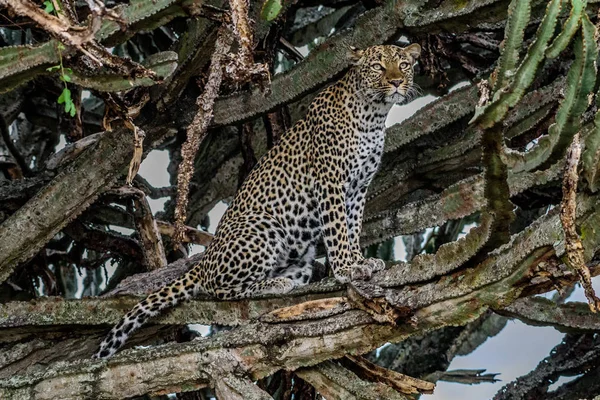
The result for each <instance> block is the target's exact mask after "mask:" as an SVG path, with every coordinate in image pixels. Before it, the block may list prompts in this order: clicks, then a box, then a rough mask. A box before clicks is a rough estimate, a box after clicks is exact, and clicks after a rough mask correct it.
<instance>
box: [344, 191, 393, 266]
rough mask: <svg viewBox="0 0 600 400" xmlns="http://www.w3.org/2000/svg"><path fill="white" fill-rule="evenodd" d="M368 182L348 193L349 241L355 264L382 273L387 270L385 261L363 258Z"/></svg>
mask: <svg viewBox="0 0 600 400" xmlns="http://www.w3.org/2000/svg"><path fill="white" fill-rule="evenodd" d="M368 187H369V185H368V182H367V183H366V184H364V185H362V186H359V187H357V188H356V189H354V190H350V191H349V192H348V195H347V198H346V213H347V220H348V240H349V242H350V252H351V253H352V256H353V257H354V263H355V264H361V263H362V264H368V265H369V266H370V267H371V270H372V272H376V271H380V270H382V269H384V268H385V263H384V262H383V260H380V259H378V258H367V259H365V258H364V256H363V252H362V250H361V248H360V233H361V231H362V221H363V213H364V210H365V202H366V198H367V189H368Z"/></svg>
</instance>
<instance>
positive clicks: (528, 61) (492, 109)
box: [473, 0, 564, 128]
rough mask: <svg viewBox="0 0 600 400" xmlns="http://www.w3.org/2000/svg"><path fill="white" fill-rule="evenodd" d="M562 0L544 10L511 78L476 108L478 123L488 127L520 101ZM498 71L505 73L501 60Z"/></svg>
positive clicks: (552, 28)
mask: <svg viewBox="0 0 600 400" xmlns="http://www.w3.org/2000/svg"><path fill="white" fill-rule="evenodd" d="M563 1H564V0H552V1H550V2H549V3H548V6H547V8H546V14H545V15H544V19H543V20H542V23H541V24H540V27H539V28H538V31H537V33H536V39H535V41H534V42H533V44H532V45H531V47H530V48H529V50H528V51H527V54H526V55H525V58H524V59H523V62H522V63H521V65H519V68H518V69H517V71H516V73H515V74H514V77H513V78H512V79H511V80H510V82H508V81H507V83H506V87H505V88H502V90H496V91H495V93H494V98H493V100H492V102H491V103H490V104H489V105H487V106H485V107H481V108H479V109H478V110H477V112H476V114H475V117H474V118H473V120H475V121H479V124H480V125H481V126H482V127H483V128H491V127H492V126H493V125H494V124H496V123H498V122H499V121H500V120H502V119H503V118H504V117H505V116H506V113H507V112H508V110H509V109H510V108H512V107H514V106H515V105H516V104H517V103H518V102H519V101H521V99H522V98H523V95H524V94H525V92H526V91H527V89H528V88H529V86H531V84H532V82H533V80H534V78H535V75H536V73H537V70H538V67H539V65H540V63H541V62H542V61H543V59H544V54H545V52H546V48H547V46H548V42H549V41H550V39H552V36H554V30H555V27H556V22H557V19H558V15H559V14H560V10H561V6H562V4H561V3H562V2H563ZM507 30H508V28H507ZM515 35H516V36H517V37H521V38H522V36H521V35H520V34H519V33H518V32H517V33H515ZM505 51H506V50H505ZM497 73H498V76H500V75H503V74H504V72H502V69H501V68H500V64H499V68H498V69H497ZM497 82H499V81H497Z"/></svg>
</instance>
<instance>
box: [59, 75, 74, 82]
mask: <svg viewBox="0 0 600 400" xmlns="http://www.w3.org/2000/svg"><path fill="white" fill-rule="evenodd" d="M60 80H61V81H63V82H71V77H70V76H69V75H67V74H64V75H61V76H60Z"/></svg>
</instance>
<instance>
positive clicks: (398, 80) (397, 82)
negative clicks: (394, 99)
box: [390, 79, 404, 87]
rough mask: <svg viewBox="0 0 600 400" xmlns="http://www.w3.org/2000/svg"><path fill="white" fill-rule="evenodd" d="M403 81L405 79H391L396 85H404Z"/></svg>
mask: <svg viewBox="0 0 600 400" xmlns="http://www.w3.org/2000/svg"><path fill="white" fill-rule="evenodd" d="M403 82H404V79H393V80H391V81H390V83H391V84H392V85H394V86H395V87H398V86H400V85H402V83H403Z"/></svg>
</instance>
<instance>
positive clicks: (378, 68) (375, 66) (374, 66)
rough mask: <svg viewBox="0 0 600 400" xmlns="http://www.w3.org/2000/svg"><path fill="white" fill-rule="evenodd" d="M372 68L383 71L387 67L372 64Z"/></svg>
mask: <svg viewBox="0 0 600 400" xmlns="http://www.w3.org/2000/svg"><path fill="white" fill-rule="evenodd" d="M371 68H373V69H374V70H375V71H383V70H384V69H385V68H383V65H381V64H371Z"/></svg>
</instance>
